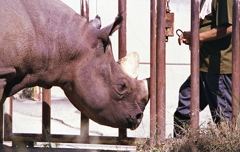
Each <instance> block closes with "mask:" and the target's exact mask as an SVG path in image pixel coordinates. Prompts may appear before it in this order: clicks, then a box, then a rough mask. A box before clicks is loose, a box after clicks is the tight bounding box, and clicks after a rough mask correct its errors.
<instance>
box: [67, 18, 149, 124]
mask: <svg viewBox="0 0 240 152" xmlns="http://www.w3.org/2000/svg"><path fill="white" fill-rule="evenodd" d="M121 21H122V16H118V17H117V18H116V19H115V21H114V23H112V24H111V25H109V26H107V27H104V28H102V29H99V28H100V25H99V24H100V20H99V17H97V18H96V19H95V20H92V21H90V22H89V25H88V26H89V27H88V28H90V29H91V30H89V29H86V31H87V32H86V35H87V40H88V41H86V42H84V44H85V45H88V46H87V48H88V49H89V48H90V50H88V51H87V54H86V56H85V57H84V58H82V59H81V61H80V62H75V63H74V65H73V64H72V65H71V68H69V69H71V71H69V72H71V73H72V78H71V84H70V85H69V83H68V84H67V85H64V86H62V89H63V90H64V92H65V94H66V96H67V97H68V98H69V99H70V101H71V102H72V104H73V105H74V106H75V107H76V108H78V109H79V110H80V111H81V112H83V113H84V114H85V115H87V116H88V117H89V118H90V119H92V120H93V121H95V122H97V123H100V124H102V125H107V126H111V127H117V128H131V129H135V128H137V127H138V125H139V124H140V122H141V120H142V117H143V111H144V109H145V106H146V104H147V103H148V100H149V98H148V88H147V87H146V86H147V81H146V80H137V72H136V71H137V67H138V62H139V59H138V55H137V54H136V53H131V54H130V55H129V56H126V57H124V58H123V59H120V60H119V61H118V62H116V61H115V60H114V57H113V53H112V47H111V41H110V39H109V35H111V34H112V33H113V32H114V31H116V30H117V29H118V28H119V27H120V23H121ZM129 71H131V72H129Z"/></svg>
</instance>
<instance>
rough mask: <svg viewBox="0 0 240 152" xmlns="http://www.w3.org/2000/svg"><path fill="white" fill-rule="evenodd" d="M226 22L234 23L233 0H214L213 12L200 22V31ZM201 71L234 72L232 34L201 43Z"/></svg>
mask: <svg viewBox="0 0 240 152" xmlns="http://www.w3.org/2000/svg"><path fill="white" fill-rule="evenodd" d="M224 24H232V0H212V12H211V14H209V15H207V16H206V17H205V18H204V20H202V21H201V22H200V33H201V32H204V31H208V30H211V29H212V28H215V27H217V26H221V25H224ZM200 71H203V72H208V73H215V74H231V73H232V36H231V35H229V36H226V37H223V38H221V39H218V40H213V41H206V42H203V43H201V44H200Z"/></svg>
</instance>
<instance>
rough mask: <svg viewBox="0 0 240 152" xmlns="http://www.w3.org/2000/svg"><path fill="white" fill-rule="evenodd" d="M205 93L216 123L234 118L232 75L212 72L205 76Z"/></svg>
mask: <svg viewBox="0 0 240 152" xmlns="http://www.w3.org/2000/svg"><path fill="white" fill-rule="evenodd" d="M205 80H206V83H207V85H206V86H207V87H206V88H205V93H206V94H207V95H206V97H207V100H208V103H209V107H210V110H211V114H212V118H213V121H214V122H215V123H219V122H220V121H231V119H232V93H231V92H232V91H231V90H232V75H231V74H222V75H219V74H210V73H208V74H207V75H206V77H205Z"/></svg>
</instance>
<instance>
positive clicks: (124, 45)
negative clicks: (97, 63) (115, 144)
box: [118, 0, 127, 142]
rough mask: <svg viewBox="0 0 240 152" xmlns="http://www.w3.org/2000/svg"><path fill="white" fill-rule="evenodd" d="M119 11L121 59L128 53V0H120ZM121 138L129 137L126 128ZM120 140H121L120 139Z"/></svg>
mask: <svg viewBox="0 0 240 152" xmlns="http://www.w3.org/2000/svg"><path fill="white" fill-rule="evenodd" d="M118 13H122V16H123V21H122V24H121V27H120V28H119V34H118V42H119V43H118V51H119V52H118V58H119V59H121V58H123V57H125V56H126V54H127V51H126V50H127V36H126V35H127V31H126V23H127V22H126V20H127V2H126V0H118ZM118 135H119V139H120V140H121V139H123V138H126V137H127V130H126V129H119V130H118ZM119 142H120V141H119Z"/></svg>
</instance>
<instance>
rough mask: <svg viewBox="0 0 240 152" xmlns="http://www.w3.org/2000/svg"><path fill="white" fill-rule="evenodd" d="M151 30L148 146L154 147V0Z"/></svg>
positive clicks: (153, 2)
mask: <svg viewBox="0 0 240 152" xmlns="http://www.w3.org/2000/svg"><path fill="white" fill-rule="evenodd" d="M150 15H151V28H150V30H151V31H150V33H151V37H150V43H151V46H150V60H151V61H150V78H151V79H150V97H151V99H150V116H151V119H150V146H151V147H153V146H154V145H155V142H156V139H155V138H154V137H155V135H156V123H157V121H156V117H157V110H156V103H157V100H156V93H157V92H156V0H151V13H150Z"/></svg>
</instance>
